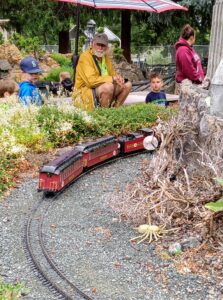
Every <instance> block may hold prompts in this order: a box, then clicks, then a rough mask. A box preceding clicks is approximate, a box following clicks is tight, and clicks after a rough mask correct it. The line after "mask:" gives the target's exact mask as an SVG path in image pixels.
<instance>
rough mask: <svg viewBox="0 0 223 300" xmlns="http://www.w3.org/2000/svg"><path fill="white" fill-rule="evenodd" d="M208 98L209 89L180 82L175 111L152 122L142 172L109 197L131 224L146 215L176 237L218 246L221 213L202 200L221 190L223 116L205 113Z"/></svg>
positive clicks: (221, 235) (216, 196) (216, 195)
mask: <svg viewBox="0 0 223 300" xmlns="http://www.w3.org/2000/svg"><path fill="white" fill-rule="evenodd" d="M209 100H210V99H209V96H208V91H207V90H203V89H201V88H199V87H196V86H194V85H192V84H191V83H190V82H189V81H185V82H184V83H183V86H182V92H181V95H180V112H179V115H178V116H177V117H174V118H173V119H172V120H170V121H169V122H168V123H164V122H161V121H160V122H159V125H158V126H157V128H156V134H157V136H159V138H160V140H161V145H160V148H159V150H158V151H157V152H156V154H155V155H154V156H153V158H152V160H151V161H150V163H149V165H148V166H145V170H144V172H143V174H142V176H141V177H140V178H137V179H136V180H135V181H134V182H133V183H131V184H130V185H129V186H128V187H127V191H125V192H124V193H120V194H116V195H115V196H113V198H112V199H110V200H109V203H110V206H111V207H112V208H113V209H114V210H115V211H116V212H117V213H118V214H119V216H120V217H124V219H127V220H129V221H131V222H133V223H134V224H142V223H146V222H147V219H148V216H149V217H150V218H151V221H152V224H154V225H164V224H165V225H166V228H167V229H171V228H177V229H178V230H176V232H174V233H173V234H174V238H176V237H177V239H178V240H182V239H183V238H184V237H185V236H193V235H198V236H199V238H200V240H201V243H202V242H207V241H210V242H211V243H212V245H213V246H214V247H217V246H219V245H221V244H223V232H221V228H220V227H221V226H220V219H221V214H220V213H218V214H214V213H212V212H210V211H209V210H208V209H206V208H205V207H204V205H205V203H207V202H210V201H215V200H217V199H219V198H220V197H221V196H222V194H223V190H222V187H220V186H219V185H218V184H217V183H216V181H215V180H214V178H216V177H220V178H223V120H221V119H217V118H216V117H214V116H211V115H210V114H209Z"/></svg>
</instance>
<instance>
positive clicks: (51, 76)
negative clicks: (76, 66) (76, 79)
mask: <svg viewBox="0 0 223 300" xmlns="http://www.w3.org/2000/svg"><path fill="white" fill-rule="evenodd" d="M61 72H69V73H70V74H71V78H72V77H73V68H72V67H70V68H69V67H60V68H55V69H51V70H50V71H49V73H48V75H47V76H46V77H45V78H44V79H45V80H48V81H56V82H59V80H60V79H59V75H60V73H61Z"/></svg>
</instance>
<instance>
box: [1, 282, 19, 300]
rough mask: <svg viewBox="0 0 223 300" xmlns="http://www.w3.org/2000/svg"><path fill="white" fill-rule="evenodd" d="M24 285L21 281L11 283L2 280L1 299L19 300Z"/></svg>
mask: <svg viewBox="0 0 223 300" xmlns="http://www.w3.org/2000/svg"><path fill="white" fill-rule="evenodd" d="M23 291H24V287H23V285H22V284H21V283H16V284H11V283H3V282H2V281H1V280H0V299H1V300H17V299H19V298H20V297H21V296H22V293H23Z"/></svg>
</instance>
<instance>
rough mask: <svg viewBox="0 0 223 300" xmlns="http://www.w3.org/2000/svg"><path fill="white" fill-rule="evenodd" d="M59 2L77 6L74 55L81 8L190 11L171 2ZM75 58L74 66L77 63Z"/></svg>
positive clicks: (135, 0)
mask: <svg viewBox="0 0 223 300" xmlns="http://www.w3.org/2000/svg"><path fill="white" fill-rule="evenodd" d="M56 1H59V2H67V3H73V4H76V5H77V20H76V26H77V28H76V37H75V40H76V42H75V50H74V55H75V56H77V53H78V36H79V26H80V11H79V7H80V6H89V7H92V8H97V9H129V10H139V11H148V12H155V13H161V12H164V11H168V10H188V9H187V8H186V7H184V6H181V5H179V4H177V3H175V2H173V1H171V0H156V1H155V0H56ZM75 60H76V59H75V58H74V65H75V64H76V63H75Z"/></svg>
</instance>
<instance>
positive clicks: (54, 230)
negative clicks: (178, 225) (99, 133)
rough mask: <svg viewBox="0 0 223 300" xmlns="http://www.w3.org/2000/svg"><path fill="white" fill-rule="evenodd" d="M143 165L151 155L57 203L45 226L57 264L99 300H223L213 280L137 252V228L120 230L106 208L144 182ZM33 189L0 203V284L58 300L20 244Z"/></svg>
mask: <svg viewBox="0 0 223 300" xmlns="http://www.w3.org/2000/svg"><path fill="white" fill-rule="evenodd" d="M145 158H148V154H142V155H138V156H136V157H132V158H127V159H125V160H122V161H118V162H116V163H114V164H111V165H108V166H106V167H103V168H101V169H98V170H95V171H93V172H91V173H90V174H88V175H86V176H85V177H83V178H81V179H80V180H79V181H78V182H76V183H75V184H74V185H73V186H71V187H70V188H69V189H67V190H66V191H65V192H64V193H63V194H62V195H61V196H60V197H59V199H58V200H56V201H55V202H54V204H53V206H52V209H51V210H50V211H49V213H48V218H47V220H46V222H45V223H44V233H45V237H46V240H47V247H48V248H49V249H50V251H51V253H52V255H53V257H54V260H55V261H56V262H57V263H58V265H60V267H61V268H62V269H63V270H64V271H65V272H66V274H67V275H69V277H70V278H71V279H72V282H74V283H75V284H76V285H77V286H78V287H79V288H80V289H81V290H83V291H84V292H86V293H87V294H88V295H89V296H91V297H92V298H93V299H95V300H146V299H150V300H158V299H159V300H160V299H163V300H172V299H174V300H175V299H176V300H177V299H179V300H184V299H185V300H186V299H188V300H189V299H191V300H192V299H193V300H203V299H207V300H211V299H214V300H222V299H223V298H222V296H221V295H222V294H220V291H218V289H217V288H215V282H214V281H213V280H212V279H210V278H209V276H206V278H202V277H200V276H197V275H195V274H192V273H187V274H184V275H182V274H180V273H178V272H177V270H176V269H175V267H174V264H173V262H172V261H165V260H162V259H161V258H160V256H158V255H157V254H156V251H155V245H154V244H152V245H148V244H142V245H140V246H139V247H137V250H136V249H135V248H134V247H132V246H131V244H130V243H129V239H130V238H132V237H133V236H135V235H136V234H135V232H134V231H133V229H132V226H131V225H130V224H127V223H120V222H119V220H118V218H117V216H116V215H115V214H114V212H112V211H111V210H110V209H109V208H108V206H107V205H106V201H105V199H107V198H108V197H109V193H113V192H114V191H115V190H117V189H123V188H124V187H125V186H126V184H127V183H129V182H130V181H131V180H132V179H133V178H134V177H135V176H137V175H139V174H140V168H141V163H142V161H143V160H144V159H145ZM36 187H37V179H35V180H31V181H26V182H24V183H23V184H22V185H21V186H19V187H18V188H17V189H15V190H14V191H13V192H12V193H11V195H10V197H8V198H7V199H5V200H4V201H1V202H0V228H1V229H0V253H1V256H0V276H1V277H2V278H3V280H4V281H7V282H14V281H17V280H18V281H21V282H22V283H23V284H24V285H25V287H26V288H29V289H30V292H29V293H28V294H27V295H26V296H24V297H23V299H35V300H43V299H44V300H45V299H46V300H47V299H49V300H53V299H55V298H54V296H53V295H52V294H51V292H50V291H48V289H47V288H45V287H44V286H42V284H41V283H40V282H39V280H38V279H37V278H36V277H35V275H34V274H33V273H32V271H31V270H30V267H29V266H28V264H27V261H26V258H25V256H24V252H23V247H22V241H21V236H22V233H21V232H22V228H23V225H24V218H25V215H26V213H27V212H28V210H29V208H30V207H32V206H33V204H34V203H35V202H36V201H37V200H38V199H40V198H41V196H42V195H41V194H40V193H37V191H36Z"/></svg>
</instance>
